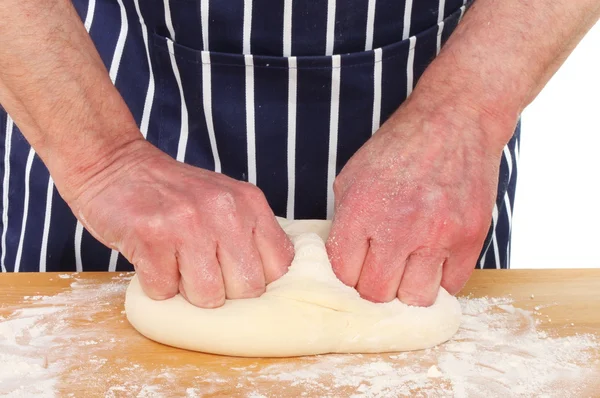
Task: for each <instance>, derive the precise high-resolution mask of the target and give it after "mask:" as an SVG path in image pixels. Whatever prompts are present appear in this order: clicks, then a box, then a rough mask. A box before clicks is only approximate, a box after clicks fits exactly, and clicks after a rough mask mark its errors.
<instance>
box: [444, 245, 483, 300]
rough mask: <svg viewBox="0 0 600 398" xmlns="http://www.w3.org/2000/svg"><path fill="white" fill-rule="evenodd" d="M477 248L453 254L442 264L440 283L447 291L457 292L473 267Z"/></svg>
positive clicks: (477, 253)
mask: <svg viewBox="0 0 600 398" xmlns="http://www.w3.org/2000/svg"><path fill="white" fill-rule="evenodd" d="M478 258H479V250H478V249H477V248H474V249H470V250H465V251H463V252H459V253H457V254H454V255H453V256H452V257H450V258H449V259H448V261H447V262H446V264H445V265H444V272H443V275H442V282H441V285H442V287H443V288H444V289H446V290H447V291H448V293H450V294H452V295H456V294H458V292H460V291H461V290H462V288H463V287H464V286H465V284H466V283H467V281H468V280H469V277H470V276H471V274H472V273H473V270H474V269H475V264H477V259H478Z"/></svg>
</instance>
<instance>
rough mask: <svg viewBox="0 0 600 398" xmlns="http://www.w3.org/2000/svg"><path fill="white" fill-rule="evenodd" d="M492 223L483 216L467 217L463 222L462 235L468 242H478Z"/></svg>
mask: <svg viewBox="0 0 600 398" xmlns="http://www.w3.org/2000/svg"><path fill="white" fill-rule="evenodd" d="M489 225H490V220H487V219H486V218H485V217H483V216H475V217H467V218H465V219H464V220H463V223H462V236H463V239H464V240H465V241H466V242H477V241H479V240H481V239H482V238H483V237H484V236H485V234H486V232H487V230H488V228H489Z"/></svg>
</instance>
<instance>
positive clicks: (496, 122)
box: [406, 74, 522, 153]
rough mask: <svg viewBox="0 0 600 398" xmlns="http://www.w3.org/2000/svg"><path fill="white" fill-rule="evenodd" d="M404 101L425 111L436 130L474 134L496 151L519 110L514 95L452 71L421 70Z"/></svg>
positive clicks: (516, 118)
mask: <svg viewBox="0 0 600 398" xmlns="http://www.w3.org/2000/svg"><path fill="white" fill-rule="evenodd" d="M406 105H407V108H409V109H412V111H416V112H419V113H421V114H423V115H425V116H424V117H425V118H427V119H428V120H431V121H432V124H433V125H434V126H437V127H436V130H446V131H448V130H454V131H455V132H456V133H457V134H461V133H466V134H477V135H478V137H477V138H479V139H480V141H481V143H482V145H484V146H485V147H486V148H488V149H489V150H491V151H492V152H496V153H499V152H501V151H502V149H503V148H504V146H505V145H506V143H507V142H508V141H509V140H510V138H511V137H512V135H513V133H514V129H515V126H516V123H517V121H518V119H519V116H520V114H521V111H522V108H521V107H520V105H519V103H518V101H515V100H514V98H509V96H507V95H503V94H502V93H496V94H492V93H490V92H489V91H487V88H486V87H484V86H483V85H477V84H476V83H474V82H473V81H472V80H462V81H461V80H460V79H459V78H458V77H457V76H456V75H455V76H454V77H453V76H450V77H449V78H444V77H443V76H442V75H437V76H431V75H430V76H427V74H424V75H423V79H422V80H421V81H419V84H418V85H417V87H416V88H415V90H414V91H413V93H412V94H411V96H410V98H409V99H408V100H407V104H406ZM471 138H474V137H471Z"/></svg>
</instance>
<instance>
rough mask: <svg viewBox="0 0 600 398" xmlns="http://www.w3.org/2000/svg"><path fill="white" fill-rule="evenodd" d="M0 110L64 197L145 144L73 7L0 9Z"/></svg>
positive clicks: (9, 0)
mask: <svg viewBox="0 0 600 398" xmlns="http://www.w3.org/2000/svg"><path fill="white" fill-rule="evenodd" d="M0 18H1V19H2V21H3V22H2V24H0V103H1V104H2V106H3V107H4V108H5V109H6V110H7V111H8V113H9V114H10V115H11V117H12V118H13V119H14V120H15V123H16V124H17V125H18V126H19V128H20V130H21V131H22V133H23V135H24V136H25V137H26V138H27V140H28V141H29V143H30V144H31V145H32V146H33V148H34V149H35V150H36V152H37V153H38V155H39V156H40V157H41V158H42V160H43V161H44V162H45V164H46V165H47V166H48V168H49V170H50V172H51V174H52V176H53V177H54V179H55V182H56V185H57V187H58V189H59V190H60V191H61V194H63V196H67V197H68V196H72V195H77V192H76V191H77V187H79V186H81V185H82V184H84V181H85V180H86V179H87V178H89V177H90V176H91V175H92V174H93V173H94V172H95V169H96V168H97V167H98V164H99V163H102V162H104V163H110V162H111V158H113V157H114V156H116V154H117V153H118V151H119V148H123V147H126V146H128V144H129V143H135V142H137V141H138V140H141V139H142V138H143V137H142V135H141V133H140V132H139V130H138V129H137V126H136V124H135V121H134V120H133V118H132V116H131V114H130V112H129V110H128V109H127V106H126V105H125V103H124V102H123V100H122V98H121V97H120V95H119V93H118V92H117V90H116V89H115V88H114V86H113V84H112V82H111V81H110V78H109V76H108V72H107V71H106V68H105V67H104V64H103V63H102V60H101V59H100V57H99V55H98V53H97V51H96V49H95V47H94V45H93V43H92V41H91V39H90V37H89V35H88V34H87V32H86V30H85V28H84V26H83V24H82V22H81V20H80V18H79V16H78V15H77V13H76V12H75V10H74V8H73V6H72V4H71V2H70V1H68V0H51V1H44V2H39V1H37V0H3V1H2V2H1V3H0Z"/></svg>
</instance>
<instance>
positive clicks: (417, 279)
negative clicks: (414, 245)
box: [398, 251, 446, 307]
mask: <svg viewBox="0 0 600 398" xmlns="http://www.w3.org/2000/svg"><path fill="white" fill-rule="evenodd" d="M445 262H446V256H445V255H440V254H439V253H438V252H436V253H422V252H418V251H417V252H414V253H412V254H411V255H410V256H409V257H408V260H407V262H406V268H405V269H404V274H403V275H402V280H401V282H400V288H399V289H398V298H399V299H400V301H402V302H403V303H405V304H408V305H414V306H419V307H429V306H430V305H432V304H433V303H435V300H436V299H437V295H438V292H439V290H440V282H441V281H442V270H443V267H444V263H445Z"/></svg>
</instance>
